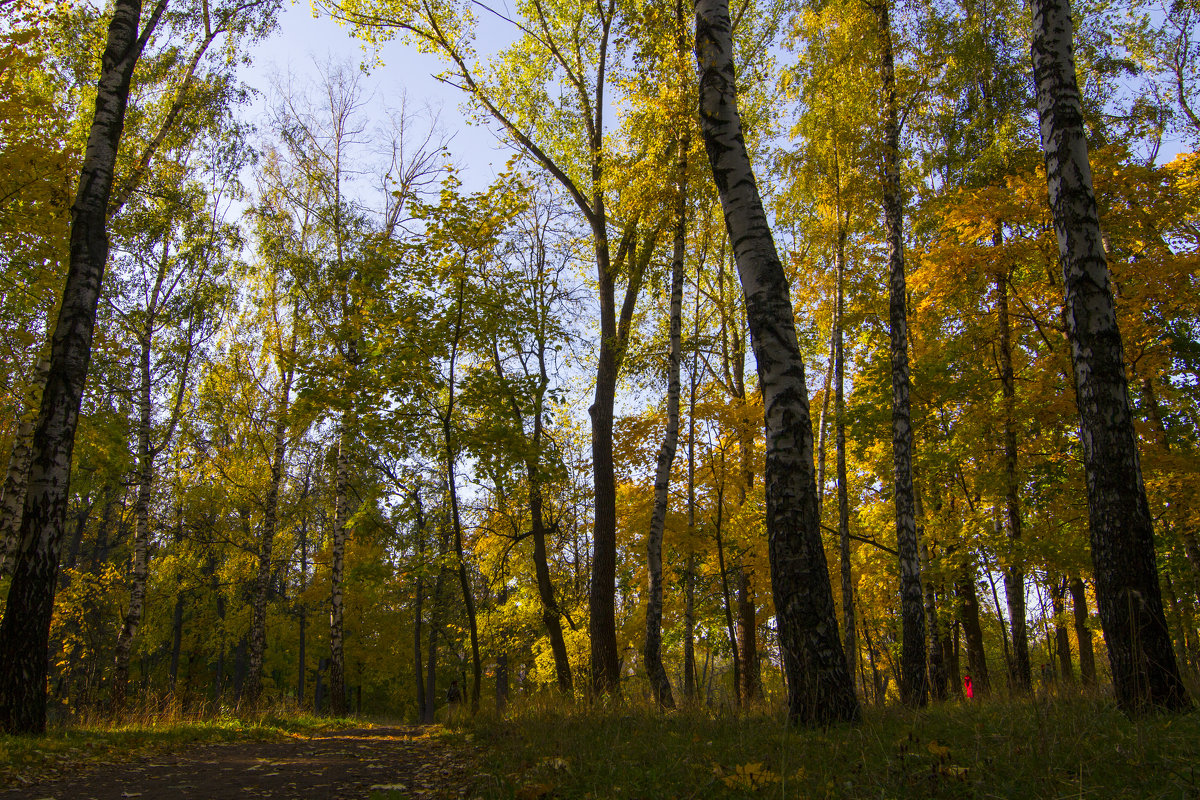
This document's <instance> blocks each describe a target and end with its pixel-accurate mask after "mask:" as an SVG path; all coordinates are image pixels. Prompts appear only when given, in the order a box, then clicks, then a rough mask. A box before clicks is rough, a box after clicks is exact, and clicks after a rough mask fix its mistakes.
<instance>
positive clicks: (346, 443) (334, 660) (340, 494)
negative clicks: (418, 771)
mask: <svg viewBox="0 0 1200 800" xmlns="http://www.w3.org/2000/svg"><path fill="white" fill-rule="evenodd" d="M350 428H351V412H349V411H345V412H342V422H341V430H340V431H339V432H338V451H337V465H336V467H335V469H336V474H335V476H334V494H335V497H334V507H333V509H334V510H333V546H332V548H331V550H330V559H329V560H330V567H329V710H330V712H331V713H332V714H334V715H335V716H341V715H344V714H345V713H346V711H347V706H346V702H347V701H346V658H345V653H344V648H343V645H344V628H343V619H342V618H343V616H344V612H345V608H344V606H343V604H342V576H343V573H344V569H345V559H346V540H347V539H349V538H350V441H351V433H350Z"/></svg>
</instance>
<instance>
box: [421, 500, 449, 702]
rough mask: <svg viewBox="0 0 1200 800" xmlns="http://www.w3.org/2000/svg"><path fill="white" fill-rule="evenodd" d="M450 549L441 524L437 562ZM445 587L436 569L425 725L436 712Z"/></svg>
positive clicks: (442, 575)
mask: <svg viewBox="0 0 1200 800" xmlns="http://www.w3.org/2000/svg"><path fill="white" fill-rule="evenodd" d="M449 549H450V526H449V525H448V524H446V522H445V521H443V523H442V533H441V535H440V536H439V537H438V550H437V562H438V564H442V563H443V561H444V559H445V557H446V551H447V550H449ZM445 585H446V568H445V566H441V567H439V568H438V575H437V578H436V579H435V580H434V582H433V597H431V598H429V599H430V606H431V611H430V614H429V651H428V653H427V657H426V661H425V665H426V666H425V717H424V718H423V719H422V720H421V721H422V722H423V723H425V724H426V725H432V724H433V722H434V712H435V711H436V710H437V643H438V635H439V634H440V633H441V629H442V612H443V611H444V608H443V603H442V594H443V589H444V588H445Z"/></svg>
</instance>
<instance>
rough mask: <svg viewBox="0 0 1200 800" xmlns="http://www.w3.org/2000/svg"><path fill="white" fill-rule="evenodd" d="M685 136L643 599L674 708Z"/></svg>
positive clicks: (657, 665) (654, 680)
mask: <svg viewBox="0 0 1200 800" xmlns="http://www.w3.org/2000/svg"><path fill="white" fill-rule="evenodd" d="M688 141H689V140H688V136H687V135H686V134H684V135H683V136H681V137H679V141H678V147H679V159H678V164H677V170H678V172H677V174H678V178H677V180H678V186H677V195H678V196H677V198H676V204H675V216H676V219H675V242H674V253H673V254H672V258H671V312H670V313H671V319H670V342H669V344H668V348H667V428H666V431H665V432H664V434H663V442H662V447H660V448H659V451H658V463H657V464H656V466H655V471H654V511H653V513H652V515H651V517H650V532H649V533H648V534H647V536H646V554H647V571H648V573H649V584H650V585H649V595H648V596H647V599H646V646H645V650H644V654H645V658H646V674H647V677H648V678H649V679H650V688H651V690H652V691H653V692H654V699H655V701H657V702H658V704H659V705H660V706H662V707H663V708H674V707H675V698H674V697H673V696H672V694H671V681H670V679H669V678H668V677H667V670H666V667H664V666H663V662H662V615H663V607H662V606H663V576H662V540H663V529H664V528H665V527H666V522H667V501H668V500H669V498H670V488H671V465H672V464H673V463H674V462H675V449H676V446H677V445H678V443H679V359H680V338H681V335H680V334H681V329H682V327H683V256H684V246H685V244H686V241H687V239H686V237H687V219H686V217H687V148H688Z"/></svg>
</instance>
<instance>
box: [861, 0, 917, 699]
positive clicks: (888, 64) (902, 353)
mask: <svg viewBox="0 0 1200 800" xmlns="http://www.w3.org/2000/svg"><path fill="white" fill-rule="evenodd" d="M874 8H875V12H876V14H877V15H878V19H879V35H880V40H881V48H880V56H879V71H880V76H881V80H882V84H883V87H882V88H883V102H884V109H883V117H884V130H883V139H884V142H883V145H884V147H883V153H884V155H883V216H884V228H885V231H886V236H887V251H888V273H889V278H888V311H889V320H890V324H889V328H890V331H891V361H892V466H893V469H894V471H895V488H894V492H895V502H896V549H897V550H898V551H899V553H900V618H901V621H902V626H903V633H902V642H901V651H900V675H899V678H900V699H901V701H902V702H903V703H904V704H905V705H908V706H923V705H925V703H926V702H927V701H928V699H929V683H928V676H927V675H926V672H925V609H924V605H923V600H922V591H921V563H920V559H919V555H918V553H917V522H916V511H915V508H914V501H913V481H912V412H911V408H910V403H909V370H908V309H907V301H906V292H907V290H906V286H905V277H904V201H903V198H902V197H901V190H900V114H899V102H898V100H897V98H896V75H895V64H894V57H893V55H892V24H891V10H890V0H884V1H883V2H881V3H880V4H879V5H877V6H875V7H874Z"/></svg>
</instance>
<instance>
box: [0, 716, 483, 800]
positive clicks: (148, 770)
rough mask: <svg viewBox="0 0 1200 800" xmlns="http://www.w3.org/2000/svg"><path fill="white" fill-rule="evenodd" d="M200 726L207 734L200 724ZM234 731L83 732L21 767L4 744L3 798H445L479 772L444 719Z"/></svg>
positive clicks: (463, 790) (456, 794)
mask: <svg viewBox="0 0 1200 800" xmlns="http://www.w3.org/2000/svg"><path fill="white" fill-rule="evenodd" d="M196 732H200V733H201V738H207V736H205V735H204V728H203V726H198V728H197V731H196ZM237 733H238V732H237V731H236V730H235V731H234V737H235V740H234V741H224V742H221V743H204V744H200V743H195V742H191V743H187V742H179V741H178V738H179V737H178V734H173V735H167V736H158V737H155V736H153V735H150V736H148V737H146V738H145V739H144V741H142V742H140V743H138V744H136V745H135V747H134V749H133V750H131V749H129V748H128V747H127V746H126V744H125V743H121V742H118V743H116V744H115V746H112V747H109V746H106V743H105V738H106V737H104V736H102V735H101V736H93V737H86V736H83V737H78V738H77V739H76V741H75V742H74V743H75V744H77V745H78V747H66V748H64V747H53V746H52V747H51V750H50V751H47V750H43V751H40V752H41V754H43V757H38V751H36V750H35V751H34V752H33V753H32V754H30V753H28V752H26V753H23V755H25V756H27V757H28V756H30V755H32V756H33V758H26V759H24V760H25V761H26V766H25V768H24V769H17V768H14V765H13V763H12V762H10V763H9V764H7V765H5V764H4V761H5V759H4V757H3V756H4V752H3V750H2V749H0V765H3V766H2V767H0V769H2V770H3V773H0V777H2V778H3V780H2V782H0V786H6V785H7V786H16V787H18V788H12V789H0V800H18V798H20V800H128V798H142V799H143V800H159V798H162V799H163V800H234V798H237V799H238V800H249V799H252V798H271V800H293V799H294V800H301V798H303V800H343V799H344V800H353V799H356V798H364V799H365V798H379V797H391V796H401V797H405V798H409V797H411V798H431V799H432V798H438V799H439V800H440V799H441V798H460V797H464V796H466V795H467V794H468V792H469V790H470V789H471V787H472V785H473V784H474V782H475V781H474V778H473V777H472V771H471V760H472V759H470V758H469V756H468V753H467V752H466V750H465V749H464V748H463V747H461V746H456V745H452V744H451V742H450V740H449V738H448V737H446V736H444V735H442V731H441V729H440V728H424V729H422V728H418V727H409V726H404V727H366V728H351V729H343V730H315V731H311V732H309V733H295V732H284V733H281V735H279V736H278V737H277V738H276V737H270V738H267V739H266V740H261V739H259V738H258V737H259V736H260V735H265V734H264V733H263V732H261V731H259V732H257V733H256V732H254V731H250V730H247V729H246V728H243V729H242V731H241V733H242V734H245V735H247V736H254V737H255V738H254V739H251V740H241V741H238V740H236V736H237ZM184 738H185V739H186V738H187V735H186V733H185V734H184ZM222 738H224V737H222ZM47 740H48V741H49V742H50V743H53V742H54V737H53V736H52V737H47ZM47 740H42V741H43V742H46V741H47ZM13 741H14V740H13V739H8V740H7V742H8V743H10V744H11V743H12V742H13ZM34 741H35V742H36V741H38V740H34ZM4 743H5V742H4V741H0V748H2V747H3V744H4ZM15 749H18V750H25V748H15ZM139 751H140V752H141V754H140V755H134V753H136V752H139ZM55 754H57V757H54V756H55ZM131 757H132V758H131ZM5 773H6V774H5Z"/></svg>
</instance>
